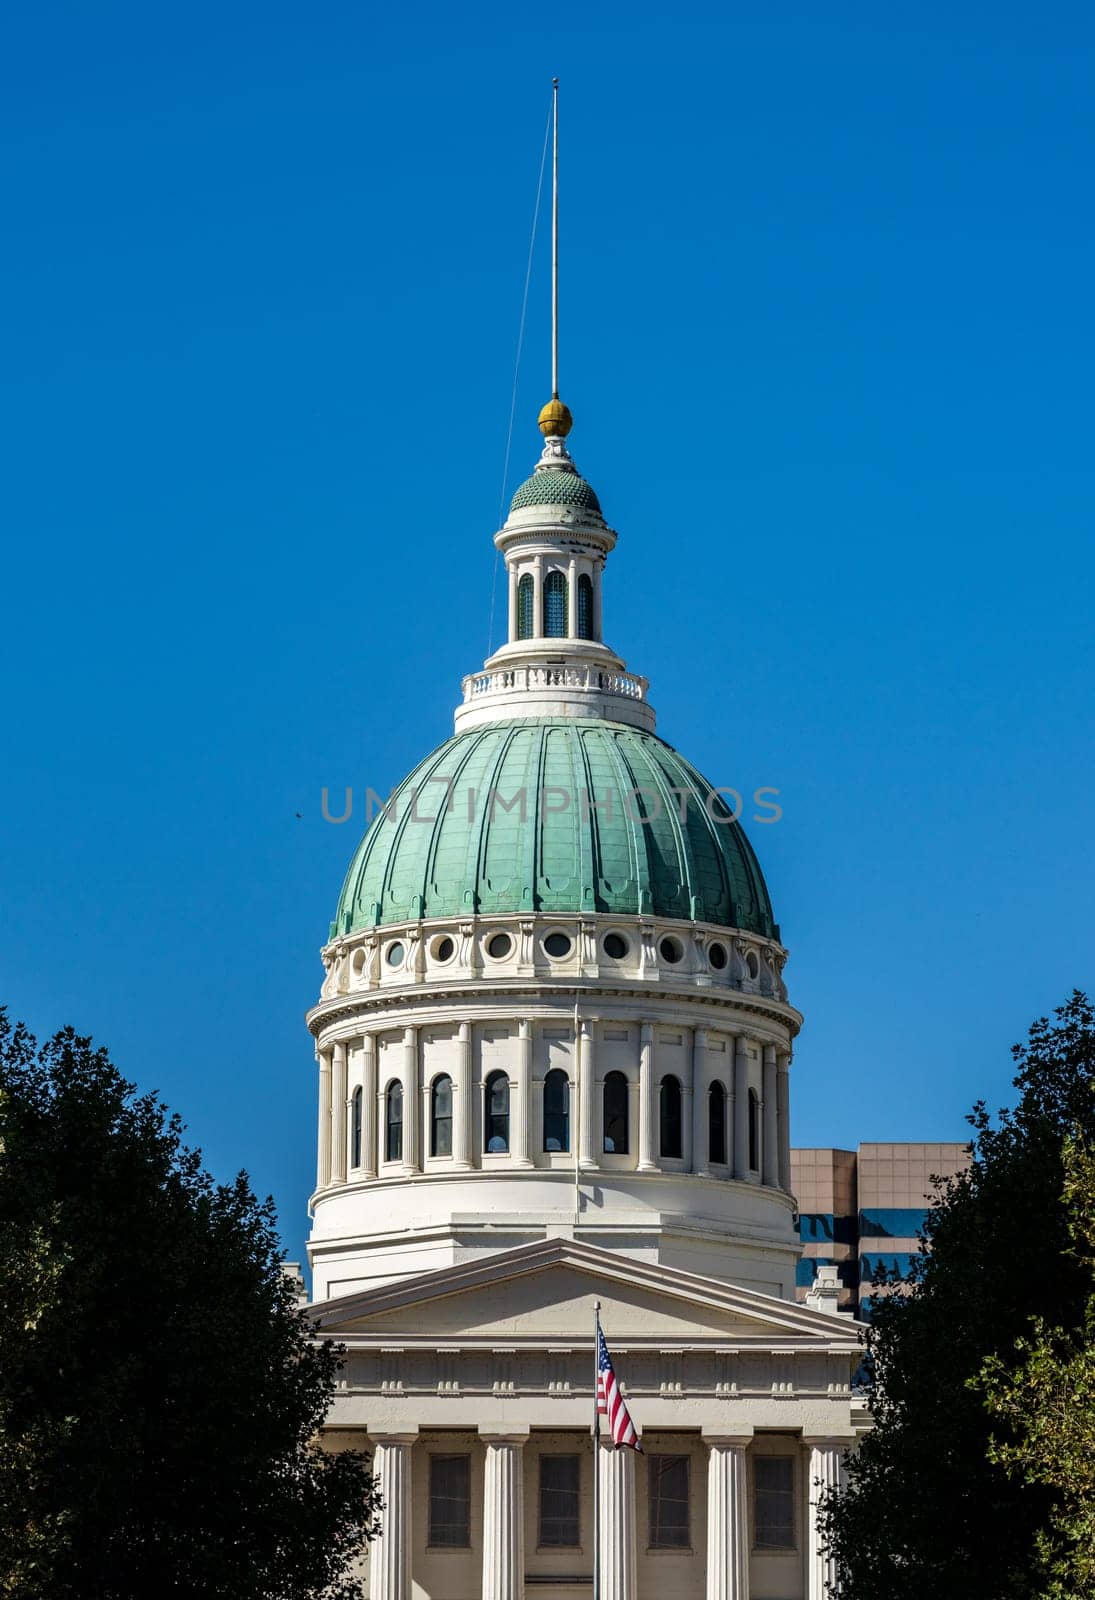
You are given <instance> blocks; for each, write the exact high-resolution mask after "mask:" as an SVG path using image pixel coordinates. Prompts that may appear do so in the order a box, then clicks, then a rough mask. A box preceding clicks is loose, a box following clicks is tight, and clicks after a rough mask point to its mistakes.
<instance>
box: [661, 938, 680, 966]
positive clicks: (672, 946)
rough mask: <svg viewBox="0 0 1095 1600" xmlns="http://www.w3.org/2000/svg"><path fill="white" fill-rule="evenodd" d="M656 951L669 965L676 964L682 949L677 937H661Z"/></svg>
mask: <svg viewBox="0 0 1095 1600" xmlns="http://www.w3.org/2000/svg"><path fill="white" fill-rule="evenodd" d="M658 951H659V953H660V955H661V958H662V960H663V961H668V962H669V965H670V966H676V964H677V962H678V961H679V960H680V959H681V956H682V955H683V954H684V951H683V950H682V949H681V945H680V941H679V940H677V939H663V940H662V942H661V944H660V945H659V946H658Z"/></svg>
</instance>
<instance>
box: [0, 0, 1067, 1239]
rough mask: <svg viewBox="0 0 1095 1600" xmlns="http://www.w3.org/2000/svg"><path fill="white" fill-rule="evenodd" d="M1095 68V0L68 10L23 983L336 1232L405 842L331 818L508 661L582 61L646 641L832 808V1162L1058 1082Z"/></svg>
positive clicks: (623, 495) (573, 232) (62, 14)
mask: <svg viewBox="0 0 1095 1600" xmlns="http://www.w3.org/2000/svg"><path fill="white" fill-rule="evenodd" d="M1093 67H1095V27H1093V24H1092V19H1091V14H1090V11H1089V9H1088V8H1086V7H1081V6H1079V5H1076V6H1064V5H1050V6H1048V7H1042V8H1039V11H1038V13H1037V15H1035V14H1034V13H1032V12H1031V11H1030V10H1029V8H1026V7H1019V6H1017V5H1003V6H993V7H991V8H990V7H987V6H981V5H966V6H962V7H958V8H955V7H940V6H935V7H928V8H923V9H922V10H921V11H920V13H918V14H916V15H913V14H911V13H908V12H907V11H905V12H902V13H901V14H900V15H899V14H897V13H894V14H891V15H889V16H885V15H882V14H880V12H879V10H878V8H877V7H868V6H865V5H855V4H853V5H849V6H845V7H843V8H840V9H839V10H832V9H830V11H829V12H828V14H826V13H824V12H823V11H822V10H821V9H819V8H818V7H816V6H806V5H786V6H779V7H772V6H765V7H760V6H753V7H747V6H741V5H733V4H732V5H729V6H727V5H720V6H718V7H716V6H708V5H691V6H686V7H684V8H680V9H677V10H673V11H670V12H666V11H664V10H662V9H661V8H654V7H650V6H647V5H644V4H642V3H638V4H629V5H627V6H626V7H625V6H622V5H606V6H590V7H582V8H578V7H573V8H567V9H562V8H558V7H552V8H547V7H525V8H520V9H518V8H514V7H508V6H507V7H503V6H495V5H487V4H472V5H469V6H463V7H459V8H457V7H445V8H441V7H436V8H435V7H422V6H406V7H400V8H386V9H384V10H380V9H370V8H368V7H365V6H348V5H343V4H330V5H327V6H325V7H323V8H315V7H311V8H305V7H303V6H297V7H291V6H286V5H278V4H274V5H270V4H265V5H263V6H261V7H259V6H258V5H248V4H239V3H235V4H234V3H228V4H219V5H217V6H216V7H213V6H210V5H204V4H193V5H190V6H187V7H185V8H183V7H172V6H168V7H147V6H136V5H124V6H123V5H112V4H109V3H107V4H104V5H102V6H98V7H95V8H88V7H76V6H59V5H52V4H49V3H46V4H43V5H41V6H36V7H33V8H31V7H24V8H22V9H21V10H20V11H18V12H12V13H11V14H10V15H9V18H8V21H7V26H6V36H5V48H4V50H3V53H2V59H0V91H2V92H0V163H2V174H0V176H2V184H3V195H4V202H3V208H4V219H5V230H4V231H5V246H4V250H3V253H2V258H0V289H2V292H0V319H2V328H0V352H2V359H0V427H2V437H3V444H4V456H5V467H4V473H3V480H2V490H0V493H2V495H3V524H4V531H5V539H4V567H3V571H4V580H5V581H4V599H5V605H4V626H3V630H2V633H0V651H2V653H3V663H2V666H3V671H2V683H3V691H2V692H3V696H4V717H3V726H4V754H5V758H6V768H7V770H6V778H5V782H4V783H3V785H2V788H0V807H2V816H0V896H2V905H3V919H2V926H0V976H2V982H0V995H2V998H4V999H6V1000H7V1002H8V1003H9V1005H10V1007H11V1009H12V1011H13V1012H14V1013H15V1014H16V1015H21V1016H24V1017H26V1019H27V1020H28V1021H29V1022H30V1023H31V1024H32V1026H34V1027H35V1028H37V1029H38V1030H39V1031H41V1032H43V1033H44V1032H47V1031H49V1030H52V1029H53V1028H54V1027H56V1026H59V1025H60V1024H62V1023H64V1022H67V1021H71V1022H73V1023H75V1024H76V1025H77V1026H78V1027H80V1028H81V1029H83V1030H85V1031H88V1032H91V1033H93V1034H94V1035H95V1036H96V1037H97V1038H98V1039H100V1040H102V1041H104V1042H106V1043H107V1044H108V1045H109V1046H110V1048H111V1049H112V1051H113V1053H114V1055H115V1058H116V1060H117V1061H118V1063H119V1065H120V1066H121V1067H122V1068H123V1070H124V1071H126V1072H127V1073H128V1074H129V1075H130V1076H132V1077H133V1078H135V1079H136V1080H137V1081H138V1082H139V1083H140V1084H141V1085H142V1086H143V1087H155V1088H158V1089H160V1090H161V1091H162V1093H163V1094H164V1096H165V1098H166V1099H167V1101H168V1102H169V1103H170V1104H171V1105H172V1106H173V1107H175V1108H177V1109H178V1110H179V1111H180V1112H181V1114H182V1115H183V1117H184V1118H185V1120H186V1122H187V1123H188V1125H189V1129H190V1135H191V1138H192V1140H193V1141H194V1142H196V1143H198V1144H200V1145H201V1147H202V1148H203V1150H204V1151H205V1154H206V1157H207V1160H208V1161H209V1163H210V1165H211V1166H212V1167H213V1169H214V1170H215V1171H216V1172H217V1173H218V1174H221V1175H228V1174H230V1173H231V1172H232V1171H234V1170H235V1169H236V1168H237V1167H239V1166H245V1167H246V1168H247V1169H248V1170H249V1171H250V1172H251V1174H252V1176H253V1179H254V1182H255V1184H256V1186H257V1187H258V1188H259V1189H260V1190H261V1191H263V1192H266V1191H272V1192H273V1193H274V1194H275V1196H276V1198H277V1201H278V1205H279V1210H280V1214H281V1218H282V1226H283V1231H284V1234H285V1238H286V1242H287V1244H288V1245H289V1247H290V1249H291V1251H292V1253H294V1254H299V1253H300V1252H301V1250H302V1248H303V1236H304V1229H305V1217H304V1204H305V1199H306V1196H307V1192H308V1189H309V1186H310V1182H311V1179H312V1177H313V1175H314V1078H313V1074H314V1064H313V1061H312V1051H311V1045H310V1041H309V1038H308V1036H307V1033H306V1032H305V1030H304V1026H303V1020H302V1019H303V1013H304V1011H305V1009H306V1007H307V1006H308V1005H309V1004H310V1003H311V1002H312V1000H313V999H314V997H315V994H316V992H317V987H318V981H319V977H320V965H319V958H318V951H319V947H320V945H321V943H322V942H323V939H324V936H325V934H326V930H327V924H328V921H329V918H330V916H331V915H332V912H333V908H334V904H335V901H336V899H337V895H338V890H339V886H340V882H341V878H342V874H343V871H344V869H345V866H346V863H347V861H348V860H349V857H350V855H351V853H352V850H353V847H354V844H355V842H356V836H357V821H356V819H355V820H353V821H351V822H350V823H349V824H347V825H346V826H343V827H336V826H332V825H330V824H328V823H325V822H324V821H323V820H322V819H321V817H320V808H319V797H320V791H321V788H322V786H323V785H328V786H330V787H331V788H332V790H334V791H335V792H337V793H341V791H342V788H343V786H344V785H345V784H347V783H350V784H353V785H354V786H355V787H356V788H357V789H358V792H359V793H360V792H361V791H362V790H363V788H364V786H365V784H366V783H369V784H372V785H373V786H374V787H375V788H377V789H384V790H386V789H387V788H388V787H390V785H391V784H392V783H394V782H395V781H397V780H398V779H399V778H400V777H401V776H402V775H403V774H404V772H406V771H407V770H408V769H409V768H410V767H411V766H412V765H413V764H414V762H415V761H416V760H417V759H418V758H419V757H420V756H421V755H422V754H424V753H425V752H426V751H427V750H429V749H430V748H432V747H433V746H434V745H435V744H437V743H438V742H440V740H442V739H443V738H444V737H446V735H447V734H448V732H449V731H450V728H451V708H452V706H453V704H454V703H455V700H456V697H457V693H458V687H459V679H460V677H461V675H462V674H463V673H464V672H466V671H469V670H471V669H472V668H474V667H476V666H478V664H479V663H480V661H481V660H482V658H483V656H484V655H485V654H486V651H487V645H488V629H489V616H490V597H491V584H492V572H493V565H494V552H493V547H492V545H491V542H490V536H491V533H492V532H493V529H494V527H495V526H496V520H495V519H496V515H497V510H498V504H499V489H500V480H501V475H502V465H503V458H504V451H505V442H506V427H507V420H508V415H509V403H510V387H511V382H512V374H513V360H514V346H515V340H516V332H517V322H518V314H519V310H520V301H521V292H522V287H523V280H524V266H525V255H526V251H527V248H528V232H529V224H530V220H531V211H532V204H533V197H534V193H535V185H536V175H537V170H538V165H539V159H540V149H541V141H542V138H543V129H544V121H545V116H546V112H547V106H548V96H549V85H550V78H551V75H552V73H553V72H557V73H559V75H560V77H561V79H562V83H563V95H564V100H563V119H564V120H563V150H564V206H563V253H564V266H563V338H562V384H561V387H562V390H563V394H564V398H566V399H567V400H568V402H569V403H570V405H571V407H572V409H573V410H574V412H575V415H576V419H577V421H576V425H575V429H574V433H573V435H572V439H571V443H572V446H573V450H574V454H575V457H576V459H577V461H578V463H579V466H580V467H581V468H582V470H583V471H585V472H586V473H587V475H588V476H589V477H590V478H591V479H592V480H593V482H594V484H595V485H596V487H597V489H598V491H599V493H600V495H601V499H602V502H603V504H604V506H605V509H606V514H607V515H608V518H609V520H610V521H611V522H612V524H613V525H614V526H615V527H616V528H617V529H618V530H619V532H620V542H619V546H618V548H617V551H616V553H615V555H614V556H613V557H612V560H611V563H610V567H609V574H608V582H607V589H606V631H607V635H608V638H609V640H610V642H611V643H613V644H614V645H615V646H616V647H617V648H618V649H619V650H620V651H621V653H622V654H623V655H624V656H625V657H626V658H627V660H628V662H629V664H630V665H631V666H632V667H633V668H634V669H635V670H637V671H640V672H643V673H646V674H647V675H648V676H649V677H650V678H651V680H652V698H653V699H654V702H655V704H656V706H657V708H658V712H659V731H660V732H661V733H662V734H663V735H664V736H665V737H666V738H667V739H669V740H670V742H671V743H673V744H675V745H677V746H678V747H679V748H681V749H682V750H683V751H684V753H685V754H686V755H687V756H688V757H689V758H690V759H692V760H693V761H694V762H695V763H696V764H697V765H698V766H699V767H700V769H701V770H702V771H704V772H706V773H707V775H708V776H709V777H710V778H711V780H712V781H713V782H716V783H725V784H732V785H734V786H736V787H738V788H741V789H746V790H751V789H752V788H754V787H756V786H757V785H761V784H765V785H772V786H774V787H776V788H778V789H779V790H780V797H781V802H782V805H783V807H784V815H783V817H782V819H781V820H780V821H779V822H778V823H777V824H775V825H773V826H754V827H753V828H752V829H751V835H752V838H753V841H754V843H755V845H756V847H757V849H758V852H759V853H760V856H761V859H762V862H763V864H764V867H765V870H766V873H767V876H768V881H769V885H770V888H771V891H772V896H773V900H774V902H775V905H776V912H777V915H778V917H779V919H780V921H781V923H782V927H783V932H784V937H785V940H786V942H787V944H788V945H789V947H790V950H791V960H790V965H789V967H788V973H787V976H788V980H789V983H790V985H791V991H792V998H793V999H794V1000H795V1001H796V1003H797V1004H798V1005H799V1006H800V1007H801V1008H802V1010H803V1011H804V1012H805V1014H806V1027H805V1030H804V1032H803V1034H802V1037H801V1040H800V1043H799V1048H798V1050H797V1052H796V1060H795V1066H794V1071H793V1096H794V1100H793V1118H794V1128H793V1133H794V1138H795V1140H796V1142H798V1143H815V1144H826V1143H842V1144H853V1145H854V1144H855V1143H856V1142H857V1141H859V1140H861V1139H903V1138H909V1139H919V1138H930V1139H941V1138H960V1137H962V1136H963V1135H964V1132H965V1124H964V1121H963V1118H964V1113H965V1111H966V1110H967V1108H968V1106H969V1104H970V1103H971V1101H972V1100H973V1099H974V1098H976V1097H977V1096H979V1095H985V1096H986V1097H987V1098H988V1100H989V1102H990V1104H993V1105H997V1104H1000V1103H1001V1102H1002V1101H1004V1100H1006V1099H1007V1098H1008V1095H1009V1081H1010V1073H1011V1064H1010V1057H1009V1046H1010V1045H1011V1043H1012V1042H1013V1041H1014V1040H1016V1039H1017V1038H1019V1037H1021V1036H1022V1034H1023V1033H1024V1032H1025V1029H1026V1026H1027V1024H1028V1022H1029V1020H1030V1019H1031V1018H1032V1017H1034V1016H1035V1015H1038V1014H1040V1013H1043V1012H1045V1011H1047V1010H1048V1009H1050V1008H1051V1007H1052V1006H1053V1005H1054V1004H1056V1003H1058V1002H1059V1001H1060V1000H1062V999H1063V998H1064V997H1065V996H1066V994H1067V993H1068V991H1069V989H1070V988H1071V987H1072V986H1073V985H1081V986H1084V985H1087V984H1089V983H1090V981H1091V970H1092V955H1093V933H1092V920H1093V919H1092V916H1091V909H1090V908H1091V906H1092V903H1093V900H1095V892H1093V891H1095V870H1093V866H1092V853H1091V846H1090V833H1091V810H1092V808H1091V799H1090V797H1091V793H1092V788H1093V780H1095V771H1093V766H1095V763H1093V757H1092V739H1091V707H1092V703H1093V697H1095V668H1093V662H1092V647H1091V641H1090V634H1091V587H1092V578H1093V575H1095V557H1093V540H1092V522H1093V517H1092V510H1093V498H1095V496H1093V490H1095V471H1093V467H1092V453H1091V385H1092V376H1091V375H1092V371H1093V370H1095V350H1093V333H1095V314H1093V309H1092V292H1091V285H1092V283H1093V282H1095V250H1093V238H1095V228H1093V222H1092V211H1091V203H1090V174H1091V170H1092V163H1093V155H1095V150H1093V144H1095V137H1093V135H1095V99H1093V97H1092V95H1091V82H1092V72H1093ZM546 245H547V235H546V233H542V234H541V237H540V248H539V250H538V256H537V263H536V271H535V273H534V277H533V282H532V299H531V307H530V316H529V327H528V336H527V345H526V352H525V359H524V361H523V364H522V368H521V382H520V392H519V398H518V412H517V428H516V432H515V437H514V454H513V464H512V470H511V482H510V487H511V488H512V487H513V485H514V483H515V482H516V481H517V480H518V479H519V478H520V477H521V476H524V475H525V473H526V472H527V471H528V470H529V468H530V467H531V465H532V462H533V461H534V459H535V456H536V450H537V436H536V434H535V428H534V418H535V413H536V410H537V409H538V407H539V405H540V404H541V402H542V401H543V399H545V398H546V395H547V389H548V366H547V357H548V326H547V279H546V272H547V266H548V259H547V252H546ZM499 594H500V597H501V587H500V590H499ZM496 634H497V629H496ZM297 812H300V813H302V815H301V817H300V818H299V819H298V818H297V816H296V813H297Z"/></svg>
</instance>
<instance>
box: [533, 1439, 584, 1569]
mask: <svg viewBox="0 0 1095 1600" xmlns="http://www.w3.org/2000/svg"><path fill="white" fill-rule="evenodd" d="M581 1470H582V1463H581V1457H580V1456H541V1457H540V1543H541V1545H550V1546H552V1547H554V1548H556V1549H558V1548H559V1547H560V1546H565V1547H569V1548H571V1549H573V1548H574V1547H575V1546H577V1545H579V1544H580V1543H581V1538H580V1528H579V1520H578V1517H579V1507H580V1504H581V1497H580V1491H581Z"/></svg>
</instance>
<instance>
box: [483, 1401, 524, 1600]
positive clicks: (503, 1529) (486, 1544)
mask: <svg viewBox="0 0 1095 1600" xmlns="http://www.w3.org/2000/svg"><path fill="white" fill-rule="evenodd" d="M479 1435H480V1438H481V1439H482V1440H483V1443H484V1444H485V1445H486V1449H487V1459H486V1471H485V1473H484V1479H483V1600H521V1597H522V1596H523V1595H524V1592H525V1506H524V1462H523V1461H522V1459H521V1450H522V1447H523V1446H524V1444H525V1443H526V1441H527V1440H528V1429H527V1428H525V1429H524V1430H523V1431H520V1430H517V1429H508V1430H506V1431H505V1432H501V1431H494V1430H492V1429H490V1428H485V1427H483V1426H482V1425H480V1428H479Z"/></svg>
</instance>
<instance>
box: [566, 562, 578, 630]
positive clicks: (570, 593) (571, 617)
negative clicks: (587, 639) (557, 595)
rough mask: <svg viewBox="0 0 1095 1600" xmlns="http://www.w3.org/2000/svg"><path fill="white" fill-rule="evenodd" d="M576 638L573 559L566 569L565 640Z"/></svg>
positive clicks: (576, 605) (575, 592) (576, 570)
mask: <svg viewBox="0 0 1095 1600" xmlns="http://www.w3.org/2000/svg"><path fill="white" fill-rule="evenodd" d="M577 637H578V567H577V563H576V562H575V560H574V557H573V556H571V558H570V565H569V566H568V568H567V638H568V639H576V638H577Z"/></svg>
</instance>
